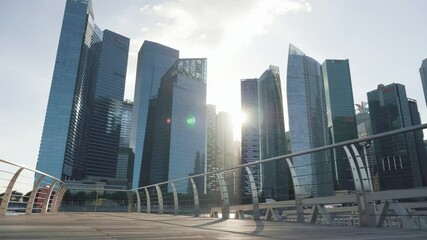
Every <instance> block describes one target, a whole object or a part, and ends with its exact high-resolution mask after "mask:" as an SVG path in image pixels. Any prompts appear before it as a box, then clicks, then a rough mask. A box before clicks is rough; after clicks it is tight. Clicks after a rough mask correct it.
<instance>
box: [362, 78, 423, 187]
mask: <svg viewBox="0 0 427 240" xmlns="http://www.w3.org/2000/svg"><path fill="white" fill-rule="evenodd" d="M368 102H369V112H370V114H371V123H372V133H373V134H378V133H382V132H387V131H391V130H395V129H400V128H404V127H409V126H412V125H413V124H414V123H419V122H420V120H419V113H418V111H417V108H416V103H415V102H414V101H412V100H409V101H408V98H407V96H406V90H405V86H404V85H402V84H396V83H392V84H389V85H387V86H384V85H382V84H381V85H378V88H377V89H376V90H373V91H370V92H368ZM414 104H415V106H414ZM417 115H418V116H417ZM417 134H418V133H406V134H399V135H395V136H390V137H387V138H382V139H378V140H375V141H374V143H375V145H374V146H375V153H376V156H377V171H378V176H379V183H380V189H381V190H390V189H401V188H413V187H420V186H422V170H423V169H422V167H423V166H425V161H426V158H425V155H424V154H425V152H424V153H423V152H419V151H418V150H419V149H418V148H417V146H420V145H421V144H423V143H421V142H419V141H422V138H421V139H420V138H419V137H416V136H417ZM421 134H422V133H421ZM417 141H418V143H417ZM423 155H424V156H423Z"/></svg>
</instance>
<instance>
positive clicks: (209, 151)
mask: <svg viewBox="0 0 427 240" xmlns="http://www.w3.org/2000/svg"><path fill="white" fill-rule="evenodd" d="M206 128H207V129H206V141H207V143H206V172H212V171H216V170H218V168H217V166H216V128H217V125H216V106H215V105H212V104H208V105H206ZM206 192H208V193H212V192H219V185H218V179H217V177H216V176H215V174H211V175H208V176H206Z"/></svg>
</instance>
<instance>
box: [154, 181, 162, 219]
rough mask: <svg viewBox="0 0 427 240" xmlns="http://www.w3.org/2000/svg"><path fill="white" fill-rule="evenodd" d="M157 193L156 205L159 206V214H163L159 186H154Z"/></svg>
mask: <svg viewBox="0 0 427 240" xmlns="http://www.w3.org/2000/svg"><path fill="white" fill-rule="evenodd" d="M155 187H156V191H157V203H158V205H159V214H163V195H162V190H160V187H159V185H155Z"/></svg>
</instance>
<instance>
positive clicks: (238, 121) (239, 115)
mask: <svg viewBox="0 0 427 240" xmlns="http://www.w3.org/2000/svg"><path fill="white" fill-rule="evenodd" d="M232 118H233V135H234V140H238V141H240V139H241V135H242V131H241V128H242V125H243V124H245V122H246V114H245V113H244V112H241V111H236V112H235V113H233V114H232Z"/></svg>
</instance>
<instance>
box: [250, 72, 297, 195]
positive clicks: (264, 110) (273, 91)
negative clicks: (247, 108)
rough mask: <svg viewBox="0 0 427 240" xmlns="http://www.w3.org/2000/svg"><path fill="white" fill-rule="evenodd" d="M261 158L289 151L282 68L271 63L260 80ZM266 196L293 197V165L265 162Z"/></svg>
mask: <svg viewBox="0 0 427 240" xmlns="http://www.w3.org/2000/svg"><path fill="white" fill-rule="evenodd" d="M258 109H259V135H260V159H261V160H262V159H267V158H272V157H277V156H280V155H285V154H286V139H285V122H284V115H283V98H282V88H281V85H280V76H279V68H278V67H276V66H270V68H269V69H267V70H266V71H265V72H264V73H263V74H262V75H261V77H260V78H259V80H258ZM261 172H262V174H261V175H262V183H261V184H262V191H263V194H264V197H265V198H273V199H275V200H284V199H288V198H289V180H290V174H289V168H288V167H287V164H286V163H285V161H284V160H283V161H274V162H270V163H265V164H262V165H261Z"/></svg>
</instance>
